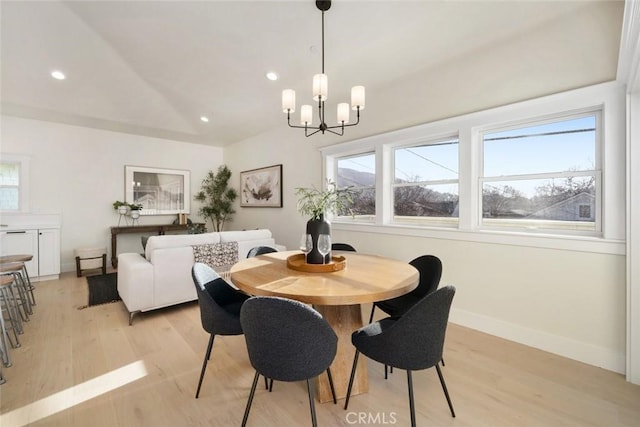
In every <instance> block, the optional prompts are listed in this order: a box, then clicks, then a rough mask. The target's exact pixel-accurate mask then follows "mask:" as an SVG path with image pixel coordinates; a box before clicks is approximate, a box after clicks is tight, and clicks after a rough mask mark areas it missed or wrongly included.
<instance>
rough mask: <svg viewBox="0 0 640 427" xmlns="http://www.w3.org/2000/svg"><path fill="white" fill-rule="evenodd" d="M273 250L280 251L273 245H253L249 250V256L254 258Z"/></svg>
mask: <svg viewBox="0 0 640 427" xmlns="http://www.w3.org/2000/svg"><path fill="white" fill-rule="evenodd" d="M272 252H278V250H277V249H276V248H272V247H271V246H256V247H253V248H251V249H250V250H249V252H247V258H252V257H254V256H258V255H264V254H270V253H272Z"/></svg>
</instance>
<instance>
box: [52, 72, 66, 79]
mask: <svg viewBox="0 0 640 427" xmlns="http://www.w3.org/2000/svg"><path fill="white" fill-rule="evenodd" d="M51 77H53V78H54V79H56V80H64V79H65V78H66V76H65V75H64V73H63V72H62V71H58V70H55V71H52V72H51Z"/></svg>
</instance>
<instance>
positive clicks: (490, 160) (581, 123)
mask: <svg viewBox="0 0 640 427" xmlns="http://www.w3.org/2000/svg"><path fill="white" fill-rule="evenodd" d="M598 116H599V114H598V113H596V112H591V113H589V114H585V115H580V116H570V117H563V118H560V119H556V120H553V121H546V122H538V123H533V124H527V125H522V126H518V127H512V128H507V129H498V130H493V131H490V132H485V133H484V134H483V135H482V142H483V175H482V176H481V178H480V183H481V191H482V225H484V226H497V227H527V228H541V229H564V230H575V231H591V232H593V231H598V229H597V215H592V212H596V213H597V206H599V197H600V196H599V194H598V192H597V188H598V180H599V176H600V175H599V172H598V163H599V157H598V155H597V152H598V151H597V147H598V145H599V144H598V134H599V132H598V125H597V123H598Z"/></svg>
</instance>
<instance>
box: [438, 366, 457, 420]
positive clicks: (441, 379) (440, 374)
mask: <svg viewBox="0 0 640 427" xmlns="http://www.w3.org/2000/svg"><path fill="white" fill-rule="evenodd" d="M436 371H438V378H440V384H441V385H442V391H444V395H445V397H446V398H447V403H448V404H449V409H450V410H451V416H452V417H453V418H455V417H456V413H455V412H454V410H453V404H452V403H451V398H450V397H449V391H448V390H447V385H446V384H445V382H444V377H443V376H442V371H440V366H438V365H437V364H436Z"/></svg>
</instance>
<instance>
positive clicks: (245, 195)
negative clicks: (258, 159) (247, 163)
mask: <svg viewBox="0 0 640 427" xmlns="http://www.w3.org/2000/svg"><path fill="white" fill-rule="evenodd" d="M240 206H241V207H245V208H249V207H251V208H281V207H282V165H274V166H268V167H266V168H260V169H253V170H250V171H244V172H240Z"/></svg>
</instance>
